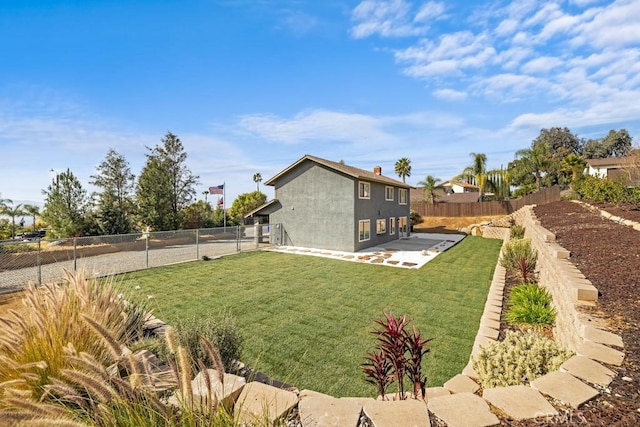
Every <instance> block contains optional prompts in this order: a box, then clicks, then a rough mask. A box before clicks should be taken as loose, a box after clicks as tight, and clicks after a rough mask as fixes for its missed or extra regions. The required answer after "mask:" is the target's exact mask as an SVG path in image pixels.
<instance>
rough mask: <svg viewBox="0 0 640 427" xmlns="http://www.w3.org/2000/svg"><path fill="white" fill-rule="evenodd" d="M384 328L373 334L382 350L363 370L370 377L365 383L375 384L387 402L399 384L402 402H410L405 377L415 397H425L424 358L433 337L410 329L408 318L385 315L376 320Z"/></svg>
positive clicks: (399, 395) (365, 364)
mask: <svg viewBox="0 0 640 427" xmlns="http://www.w3.org/2000/svg"><path fill="white" fill-rule="evenodd" d="M375 323H376V324H378V325H379V326H380V327H381V328H380V329H377V330H375V331H373V333H374V334H375V335H376V336H377V341H378V351H377V352H373V353H372V352H370V353H368V355H367V356H366V357H365V363H363V364H362V365H361V366H360V368H361V369H362V371H363V372H364V373H365V374H366V376H367V377H366V378H365V381H367V382H368V383H371V384H373V385H374V386H375V387H376V389H377V391H378V394H379V395H380V396H382V398H383V399H384V398H385V397H384V396H385V393H386V389H387V387H388V386H389V385H390V384H391V383H393V382H394V381H395V382H396V386H397V396H398V399H400V400H404V399H406V394H405V391H404V390H405V389H404V386H405V377H406V379H408V380H409V381H410V382H411V383H412V384H413V395H414V396H415V397H416V398H423V399H424V398H425V396H426V392H425V389H426V384H427V377H426V376H423V375H422V358H423V357H424V356H425V355H426V354H427V353H428V352H429V351H430V350H429V349H428V348H427V345H428V343H429V341H431V340H432V339H433V338H429V339H423V338H422V335H421V334H420V332H419V331H418V330H417V329H416V327H415V326H413V327H412V328H411V330H409V329H408V326H409V323H410V322H409V321H408V320H407V318H406V316H405V315H402V316H399V317H394V316H393V314H392V313H389V314H386V313H384V319H383V320H376V321H375Z"/></svg>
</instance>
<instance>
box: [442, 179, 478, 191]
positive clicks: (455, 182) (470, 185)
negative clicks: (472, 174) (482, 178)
mask: <svg viewBox="0 0 640 427" xmlns="http://www.w3.org/2000/svg"><path fill="white" fill-rule="evenodd" d="M442 185H443V186H445V187H453V186H454V185H458V186H460V187H463V188H471V189H473V190H477V189H478V186H477V185H474V184H470V183H468V182H464V181H447V182H446V183H444V184H442Z"/></svg>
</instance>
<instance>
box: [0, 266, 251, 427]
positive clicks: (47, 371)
mask: <svg viewBox="0 0 640 427" xmlns="http://www.w3.org/2000/svg"><path fill="white" fill-rule="evenodd" d="M127 299H128V298H125V297H124V296H123V295H122V294H120V293H118V289H117V288H116V287H115V286H113V282H107V283H103V284H101V283H99V282H98V281H96V280H93V279H87V278H86V277H85V276H84V275H83V274H73V273H70V272H66V277H65V281H64V283H62V284H59V285H53V284H52V285H47V286H43V287H42V288H39V289H36V288H34V287H30V288H29V289H28V290H27V291H26V296H25V298H24V300H23V303H24V310H21V311H20V312H16V311H13V312H10V313H9V316H7V317H3V318H0V420H1V421H0V424H2V425H16V426H20V425H25V426H26V425H28V426H181V427H199V426H212V427H227V426H236V425H238V424H239V423H238V421H237V419H236V418H234V416H233V415H232V414H230V413H229V412H228V409H227V408H225V407H224V406H223V405H218V401H217V399H216V396H215V395H214V393H213V388H212V384H213V383H214V378H212V377H211V375H213V373H215V375H217V376H218V381H221V382H222V381H223V377H222V376H223V375H224V366H223V363H222V358H221V357H220V354H219V353H218V351H217V349H216V348H215V346H214V345H213V344H211V342H210V341H208V340H207V339H206V338H203V339H202V347H203V348H204V349H205V351H206V353H207V356H208V358H209V360H211V361H213V363H212V366H213V367H214V368H215V370H214V371H210V370H208V369H207V365H205V364H204V363H203V362H202V361H201V360H200V361H196V362H195V365H196V366H197V370H198V371H200V372H201V374H202V376H203V378H204V381H203V382H204V387H205V390H204V393H203V394H194V393H193V389H192V378H194V372H195V370H194V369H193V366H194V362H193V357H192V355H191V354H190V353H189V351H188V350H187V349H186V348H185V347H184V346H182V345H181V344H180V343H179V341H178V339H177V338H176V334H175V332H174V330H173V329H172V328H170V327H169V328H168V329H167V333H166V348H167V349H168V352H169V353H170V355H171V357H168V358H167V360H168V362H167V364H166V365H165V364H164V363H163V362H161V361H160V359H158V358H157V357H155V355H153V354H152V353H150V352H149V351H147V350H145V349H141V350H135V351H132V350H130V348H129V347H130V346H131V348H135V347H136V346H137V345H139V344H140V342H144V341H141V340H140V338H141V337H142V331H143V329H142V326H143V323H144V322H145V319H147V318H148V311H147V308H146V306H145V305H144V304H142V305H138V304H134V303H131V302H127Z"/></svg>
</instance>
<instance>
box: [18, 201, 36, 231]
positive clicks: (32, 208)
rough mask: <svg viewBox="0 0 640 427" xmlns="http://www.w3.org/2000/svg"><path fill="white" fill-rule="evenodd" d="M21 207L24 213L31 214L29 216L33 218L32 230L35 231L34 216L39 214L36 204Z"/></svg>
mask: <svg viewBox="0 0 640 427" xmlns="http://www.w3.org/2000/svg"><path fill="white" fill-rule="evenodd" d="M22 209H23V210H24V213H26V214H27V215H31V218H33V231H36V217H37V216H40V208H39V207H38V206H36V205H24V206H23V207H22Z"/></svg>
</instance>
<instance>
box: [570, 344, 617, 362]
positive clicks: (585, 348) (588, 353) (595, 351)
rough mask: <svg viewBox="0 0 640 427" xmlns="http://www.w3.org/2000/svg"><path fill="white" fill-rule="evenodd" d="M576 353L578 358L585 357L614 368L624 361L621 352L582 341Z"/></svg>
mask: <svg viewBox="0 0 640 427" xmlns="http://www.w3.org/2000/svg"><path fill="white" fill-rule="evenodd" d="M576 353H577V354H578V355H579V356H585V357H588V358H590V359H593V360H597V361H599V362H603V363H607V364H609V365H615V366H621V365H622V361H623V360H624V353H623V352H621V351H618V350H615V349H613V348H611V347H607V346H606V345H603V344H598V343H595V342H593V341H584V342H583V343H582V344H580V345H579V346H578V349H577V351H576Z"/></svg>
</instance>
